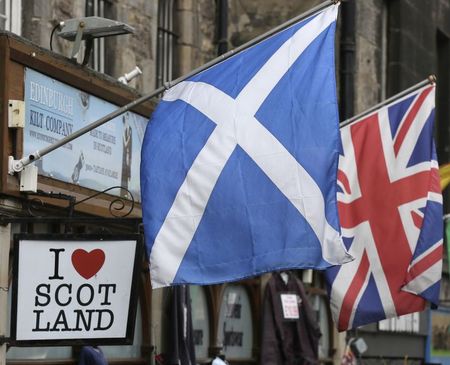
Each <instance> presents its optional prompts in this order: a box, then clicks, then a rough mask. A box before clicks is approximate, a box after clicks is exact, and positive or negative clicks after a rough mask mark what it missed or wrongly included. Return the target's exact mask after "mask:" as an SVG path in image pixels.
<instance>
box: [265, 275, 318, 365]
mask: <svg viewBox="0 0 450 365" xmlns="http://www.w3.org/2000/svg"><path fill="white" fill-rule="evenodd" d="M262 321H263V323H262V327H263V330H262V341H261V362H260V363H261V365H309V364H318V363H319V358H318V347H319V338H320V336H321V333H320V329H319V325H318V323H317V320H316V318H315V316H314V312H313V310H312V308H311V305H310V304H309V300H308V297H307V295H306V292H305V289H304V287H303V284H302V282H301V281H300V280H299V279H298V278H297V277H296V276H295V275H294V274H292V273H291V272H283V273H278V272H277V273H274V274H272V277H271V278H270V279H269V282H268V283H267V286H266V289H265V292H264V300H263V318H262Z"/></svg>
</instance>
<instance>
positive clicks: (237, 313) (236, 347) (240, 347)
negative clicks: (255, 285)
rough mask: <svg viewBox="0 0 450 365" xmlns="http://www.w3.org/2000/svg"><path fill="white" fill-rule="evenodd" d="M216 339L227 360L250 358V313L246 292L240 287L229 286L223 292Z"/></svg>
mask: <svg viewBox="0 0 450 365" xmlns="http://www.w3.org/2000/svg"><path fill="white" fill-rule="evenodd" d="M217 339H218V343H219V344H221V345H222V346H223V351H224V353H225V356H226V358H227V359H249V358H251V357H252V346H253V323H252V313H251V307H250V300H249V297H248V294H247V291H246V290H245V288H244V287H243V286H242V285H229V286H227V287H226V288H225V290H224V293H223V297H222V304H221V306H220V314H219V326H218V333H217Z"/></svg>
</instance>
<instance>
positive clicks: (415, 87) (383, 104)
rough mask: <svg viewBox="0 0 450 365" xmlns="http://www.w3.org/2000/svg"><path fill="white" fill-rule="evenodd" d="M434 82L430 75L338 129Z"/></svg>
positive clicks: (432, 76) (347, 121)
mask: <svg viewBox="0 0 450 365" xmlns="http://www.w3.org/2000/svg"><path fill="white" fill-rule="evenodd" d="M436 80H437V78H436V76H435V75H430V76H428V77H427V78H426V79H425V80H423V81H421V82H419V83H417V84H415V85H413V86H411V87H410V88H408V89H406V90H403V91H402V92H400V93H398V94H396V95H394V96H392V97H390V98H388V99H386V100H384V101H382V102H381V103H379V104H377V105H375V106H373V107H371V108H369V109H367V110H366V111H364V112H362V113H360V114H358V115H355V116H354V117H351V118H350V119H347V120H344V121H343V122H342V123H340V124H339V128H343V127H345V126H347V125H349V124H352V123H353V122H356V121H357V120H359V119H361V118H362V117H364V116H366V115H369V114H370V113H372V112H374V111H375V110H378V109H380V108H381V107H383V106H385V105H388V104H390V103H392V102H394V101H395V100H398V99H400V98H402V97H403V96H405V95H408V94H410V93H412V92H413V91H415V90H418V89H420V88H421V87H424V86H426V85H435V84H436Z"/></svg>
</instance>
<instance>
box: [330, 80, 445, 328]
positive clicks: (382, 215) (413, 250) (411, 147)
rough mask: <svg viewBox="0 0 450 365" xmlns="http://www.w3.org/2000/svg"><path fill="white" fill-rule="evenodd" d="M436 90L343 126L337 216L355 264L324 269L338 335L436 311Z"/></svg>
mask: <svg viewBox="0 0 450 365" xmlns="http://www.w3.org/2000/svg"><path fill="white" fill-rule="evenodd" d="M434 100H435V87H434V86H426V87H424V88H421V89H419V90H418V91H415V92H414V93H412V94H409V95H407V96H405V97H403V98H401V99H399V100H398V101H395V102H394V103H392V104H390V105H388V106H385V107H383V108H381V109H378V110H377V111H376V112H374V113H372V114H370V115H369V116H366V117H363V118H362V119H360V120H358V121H356V122H355V123H352V124H351V125H348V126H346V127H343V128H342V129H341V138H342V144H343V155H342V156H341V157H340V160H339V171H338V211H339V218H340V221H341V227H342V234H343V236H344V243H345V245H346V248H347V250H348V251H349V253H350V254H351V255H352V256H354V257H355V260H354V261H352V262H350V263H347V264H345V265H343V266H335V267H333V268H331V269H328V270H327V273H326V276H327V283H328V287H329V288H328V289H329V292H330V302H331V309H332V313H333V317H334V320H335V322H336V323H337V327H338V329H339V330H340V331H343V330H346V329H349V328H353V327H358V326H361V325H364V324H368V323H372V322H377V321H380V320H382V319H385V318H391V317H397V316H400V315H403V314H407V313H413V312H418V311H421V310H423V309H424V308H425V305H426V301H430V302H432V303H434V304H436V305H437V302H438V299H439V286H440V279H441V270H442V246H443V220H442V195H441V189H440V184H439V171H438V164H437V161H436V152H435V146H434V142H433V136H432V134H433V124H434Z"/></svg>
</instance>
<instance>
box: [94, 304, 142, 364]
mask: <svg viewBox="0 0 450 365" xmlns="http://www.w3.org/2000/svg"><path fill="white" fill-rule="evenodd" d="M142 325H143V323H142V315H141V306H140V304H139V302H138V306H137V312H136V323H135V327H134V339H133V344H132V345H128V346H101V348H102V351H103V353H104V354H105V357H106V358H107V359H109V360H111V359H133V358H140V357H141V347H142V328H143V327H142Z"/></svg>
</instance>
